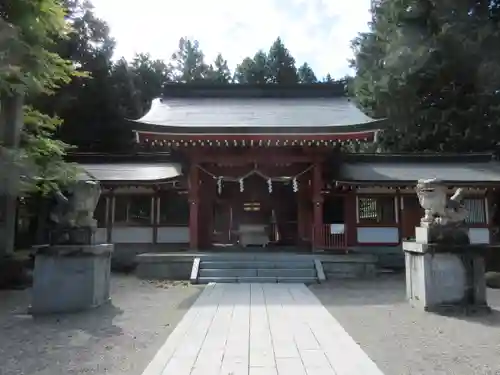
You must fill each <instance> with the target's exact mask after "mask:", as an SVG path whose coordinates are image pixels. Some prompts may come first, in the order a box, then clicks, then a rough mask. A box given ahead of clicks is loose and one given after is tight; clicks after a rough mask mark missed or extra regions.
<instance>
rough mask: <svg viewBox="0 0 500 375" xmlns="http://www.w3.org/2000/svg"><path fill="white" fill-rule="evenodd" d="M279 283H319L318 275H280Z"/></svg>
mask: <svg viewBox="0 0 500 375" xmlns="http://www.w3.org/2000/svg"><path fill="white" fill-rule="evenodd" d="M278 283H304V284H317V283H318V278H317V277H278Z"/></svg>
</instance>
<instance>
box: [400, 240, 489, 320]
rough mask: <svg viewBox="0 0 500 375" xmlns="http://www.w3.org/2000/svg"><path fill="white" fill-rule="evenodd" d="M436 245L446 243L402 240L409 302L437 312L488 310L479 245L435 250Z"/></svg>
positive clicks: (445, 246)
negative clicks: (454, 249) (449, 249)
mask: <svg viewBox="0 0 500 375" xmlns="http://www.w3.org/2000/svg"><path fill="white" fill-rule="evenodd" d="M434 247H443V248H447V245H435V244H419V243H415V242H411V241H405V242H403V249H404V251H405V265H406V294H407V298H408V300H409V302H410V304H411V305H412V306H413V307H416V308H420V309H423V310H425V311H436V312H446V311H448V312H451V310H453V312H454V313H457V312H460V311H462V312H465V311H476V310H481V311H486V310H488V307H487V301H486V283H485V277H484V275H485V270H484V260H483V255H482V252H481V251H475V249H476V248H477V246H475V245H461V246H460V245H456V248H457V251H456V252H434V251H433V250H432V249H433V248H434ZM483 247H485V246H483Z"/></svg>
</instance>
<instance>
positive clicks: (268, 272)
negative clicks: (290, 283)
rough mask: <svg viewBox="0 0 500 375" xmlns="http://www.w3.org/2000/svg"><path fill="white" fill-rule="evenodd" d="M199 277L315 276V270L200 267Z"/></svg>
mask: <svg viewBox="0 0 500 375" xmlns="http://www.w3.org/2000/svg"><path fill="white" fill-rule="evenodd" d="M198 275H199V277H315V276H316V270H315V269H313V268H302V269H278V268H268V269H249V268H243V269H235V268H232V269H229V268H220V269H205V268H203V267H202V268H201V269H200V270H199V273H198Z"/></svg>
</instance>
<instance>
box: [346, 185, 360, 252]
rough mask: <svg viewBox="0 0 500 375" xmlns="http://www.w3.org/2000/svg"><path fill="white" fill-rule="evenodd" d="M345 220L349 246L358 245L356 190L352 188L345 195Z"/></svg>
mask: <svg viewBox="0 0 500 375" xmlns="http://www.w3.org/2000/svg"><path fill="white" fill-rule="evenodd" d="M344 199H345V201H344V202H345V208H344V220H345V230H346V233H345V235H346V244H347V246H354V245H356V241H357V233H356V232H357V226H356V199H357V197H356V192H355V191H353V190H350V191H349V192H348V193H347V194H346V195H345V196H344Z"/></svg>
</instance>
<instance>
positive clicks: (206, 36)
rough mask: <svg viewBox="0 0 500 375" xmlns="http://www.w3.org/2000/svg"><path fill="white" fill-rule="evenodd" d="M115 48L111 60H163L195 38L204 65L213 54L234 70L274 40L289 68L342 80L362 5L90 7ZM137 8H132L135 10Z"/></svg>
mask: <svg viewBox="0 0 500 375" xmlns="http://www.w3.org/2000/svg"><path fill="white" fill-rule="evenodd" d="M92 2H93V4H94V6H95V12H96V14H97V15H98V16H99V17H100V18H102V19H104V20H105V21H106V22H107V23H108V24H109V26H110V28H111V35H112V36H113V37H114V38H115V39H116V41H117V48H116V52H115V58H120V57H122V56H123V57H125V58H126V59H130V58H131V57H132V56H133V55H134V53H136V52H145V53H150V54H151V55H152V56H153V57H154V58H161V59H169V58H170V56H171V54H172V52H174V51H175V49H176V47H177V44H178V40H179V38H180V37H181V36H187V37H190V38H193V39H197V40H198V41H199V42H200V46H201V48H202V49H203V51H204V52H205V55H206V57H207V59H208V60H209V61H211V60H213V58H214V57H215V56H216V55H217V53H218V52H221V53H222V54H223V56H224V58H225V59H227V60H228V63H229V66H230V67H231V68H232V69H234V67H235V66H236V64H238V63H239V62H240V61H241V60H242V59H243V58H244V57H246V56H249V55H253V54H254V53H255V52H256V51H257V50H258V49H264V50H266V51H267V50H268V48H269V47H270V45H271V43H272V42H273V40H274V39H276V37H277V36H281V38H282V39H283V41H284V42H285V45H286V46H287V47H288V49H289V50H290V51H291V53H292V54H293V56H294V57H295V59H296V60H297V65H300V64H302V63H303V62H304V61H307V62H308V63H310V64H311V66H312V67H313V69H314V70H315V71H316V74H317V75H318V76H324V75H326V73H328V72H330V73H331V74H332V76H333V77H341V76H343V75H345V74H347V73H350V70H349V68H348V64H347V59H349V58H350V57H351V56H352V52H351V50H350V45H349V43H350V40H351V39H353V38H354V37H355V36H356V35H357V33H358V32H361V31H365V30H366V29H367V27H368V26H367V23H368V22H369V20H370V14H369V8H370V3H371V1H370V0H252V1H248V0H247V1H242V0H212V1H203V0H183V1H179V0H175V1H174V0H140V1H124V0H93V1H92ZM138 5H139V6H138Z"/></svg>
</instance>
